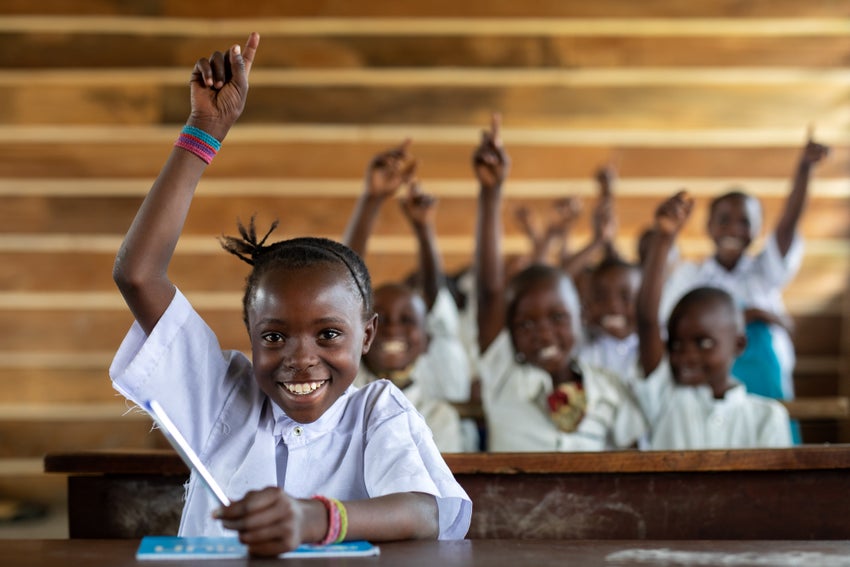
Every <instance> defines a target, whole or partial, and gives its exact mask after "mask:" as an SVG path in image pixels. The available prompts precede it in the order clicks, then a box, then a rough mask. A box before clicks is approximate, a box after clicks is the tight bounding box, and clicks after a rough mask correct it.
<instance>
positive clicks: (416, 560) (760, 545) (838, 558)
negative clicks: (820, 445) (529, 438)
mask: <svg viewBox="0 0 850 567" xmlns="http://www.w3.org/2000/svg"><path fill="white" fill-rule="evenodd" d="M138 543H139V542H138V540H135V539H130V540H72V539H71V540H69V539H65V540H0V559H2V561H3V564H4V565H9V566H14V567H67V566H68V565H73V566H74V567H126V566H129V565H149V566H150V565H156V566H158V567H168V566H179V567H191V566H192V565H203V566H205V567H210V566H211V565H214V566H215V567H233V566H236V565H240V566H247V565H249V564H250V565H251V566H252V567H260V566H263V565H288V566H292V567H297V566H302V565H303V566H307V567H317V566H318V565H327V564H335V563H338V564H340V565H346V566H349V567H356V566H358V565H364V566H367V565H370V566H376V565H405V566H406V567H433V566H434V565H440V566H441V567H477V566H482V567H502V566H505V567H518V566H526V565H534V566H535V567H545V566H549V565H552V566H557V567H564V566H569V567H585V566H610V567H615V566H619V567H628V566H641V567H647V566H651V565H665V566H669V565H700V566H712V565H717V566H719V565H723V566H725V567H730V566H732V567H734V566H743V565H755V564H758V565H774V566H786V567H790V566H797V565H825V564H828V565H830V566H832V567H845V566H847V567H850V542H847V541H709V540H703V541H659V542H646V541H613V540H606V541H563V540H561V541H550V540H464V541H456V542H437V541H427V542H425V541H423V542H398V543H381V544H379V545H380V547H381V554H380V555H379V556H377V557H363V558H345V559H339V560H337V561H334V559H327V560H322V559H301V560H293V559H287V560H286V561H285V562H284V563H281V561H280V560H278V559H251V560H250V561H249V560H248V559H220V560H215V561H213V562H211V561H209V560H195V561H156V562H150V561H136V559H135V553H136V548H137V546H138ZM755 560H760V561H761V562H759V563H754V561H755Z"/></svg>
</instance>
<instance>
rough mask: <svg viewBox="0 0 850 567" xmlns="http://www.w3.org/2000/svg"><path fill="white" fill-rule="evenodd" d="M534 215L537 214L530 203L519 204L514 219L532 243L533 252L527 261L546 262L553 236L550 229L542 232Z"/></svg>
mask: <svg viewBox="0 0 850 567" xmlns="http://www.w3.org/2000/svg"><path fill="white" fill-rule="evenodd" d="M534 217H535V215H534V213H532V212H531V209H530V208H529V207H528V205H519V206H517V207H516V208H515V209H514V219H515V220H516V222H517V225H519V228H520V230H522V233H523V234H525V236H526V238H528V242H529V244H530V245H531V246H530V249H531V252H530V253H529V254H528V256H527V261H528V262H529V263H532V264H537V263H543V262H546V256H547V253H548V250H549V245H550V243H551V237H550V235H549V234H548V231H547V232H541V230H540V228H539V227H538V226H537V222H536V220H535V218H534Z"/></svg>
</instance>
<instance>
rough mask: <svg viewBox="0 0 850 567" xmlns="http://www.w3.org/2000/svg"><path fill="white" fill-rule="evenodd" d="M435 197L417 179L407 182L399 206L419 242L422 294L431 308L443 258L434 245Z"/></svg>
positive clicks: (440, 284) (440, 279) (440, 281)
mask: <svg viewBox="0 0 850 567" xmlns="http://www.w3.org/2000/svg"><path fill="white" fill-rule="evenodd" d="M436 208H437V198H436V197H434V196H433V195H429V194H427V193H423V192H422V188H421V186H420V184H419V181H418V180H416V179H413V180H411V181H410V183H408V191H407V195H406V196H405V197H403V198H402V200H401V209H402V211H403V212H404V216H405V217H407V220H408V222H410V226H411V228H412V229H413V234H414V235H415V236H416V241H417V242H418V243H419V271H420V273H421V275H422V295H423V297H424V299H425V304H426V306H427V307H428V310H429V311H430V310H431V308H432V307H433V306H434V302H435V301H436V300H437V294H438V293H439V291H440V288H442V287H443V285H444V284H445V275H444V273H443V261H442V258H441V257H440V249H439V246H438V245H437V236H436V230H435V228H434V226H435V223H434V217H435V214H436Z"/></svg>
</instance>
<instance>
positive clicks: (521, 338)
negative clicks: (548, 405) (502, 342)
mask: <svg viewBox="0 0 850 567" xmlns="http://www.w3.org/2000/svg"><path fill="white" fill-rule="evenodd" d="M575 316H578V314H573V313H571V312H570V309H569V301H568V300H567V290H566V289H565V288H564V282H563V281H562V280H561V279H560V278H554V277H553V278H546V279H541V280H538V281H536V282H534V283H532V284H530V285H529V286H528V287H526V288H525V289H524V290H523V292H522V294H521V295H520V296H519V297H518V298H517V299H516V300H515V303H514V307H513V309H512V310H511V314H510V319H509V320H508V327H509V329H510V332H511V338H512V340H513V343H514V348H515V349H516V351H517V353H519V354H520V355H521V356H522V357H523V358H524V359H525V360H526V361H527V362H529V363H530V364H533V365H535V366H538V367H540V368H542V369H543V370H546V371H547V372H549V374H551V375H552V376H553V377H559V376H561V375H562V374H564V373H568V372H569V364H570V354H571V353H572V350H573V346H574V345H575V342H576V336H575V333H574V331H573V317H575Z"/></svg>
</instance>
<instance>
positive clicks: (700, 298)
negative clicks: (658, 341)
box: [667, 286, 745, 346]
mask: <svg viewBox="0 0 850 567" xmlns="http://www.w3.org/2000/svg"><path fill="white" fill-rule="evenodd" d="M695 305H711V306H716V307H718V308H720V309H724V310H726V311H728V313H729V315H730V316H731V317H732V319H733V321H734V323H735V330H736V331H737V332H738V333H739V334H744V332H745V330H744V314H743V313H742V312H741V310H740V309H739V308H738V306H737V305H736V304H735V300H734V299H733V298H732V296H731V295H730V294H729V292H727V291H725V290H723V289H720V288H718V287H711V286H704V287H698V288H695V289H692V290H691V291H689V292H688V293H686V294H685V295H684V296H683V297H682V298H681V299H680V300H679V301H678V302H677V303H676V306H675V307H674V308H673V312H672V313H670V318H669V319H668V320H667V340H668V341H669V340H670V339H671V338H672V336H673V329H675V328H676V325H678V324H679V320H680V319H681V318H682V315H683V314H684V313H685V312H687V311H688V310H689V309H690V308H691V307H693V306H695ZM668 346H669V343H668Z"/></svg>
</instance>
